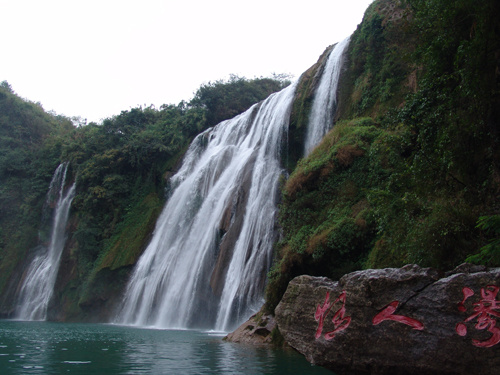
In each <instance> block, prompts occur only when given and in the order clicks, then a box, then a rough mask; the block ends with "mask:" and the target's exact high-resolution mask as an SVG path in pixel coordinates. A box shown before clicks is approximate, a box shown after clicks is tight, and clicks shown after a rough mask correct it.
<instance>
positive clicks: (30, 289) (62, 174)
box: [16, 163, 75, 320]
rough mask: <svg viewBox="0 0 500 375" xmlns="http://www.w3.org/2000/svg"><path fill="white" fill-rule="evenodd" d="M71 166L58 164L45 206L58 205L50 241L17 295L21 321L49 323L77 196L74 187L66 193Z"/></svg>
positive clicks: (31, 265) (18, 316)
mask: <svg viewBox="0 0 500 375" xmlns="http://www.w3.org/2000/svg"><path fill="white" fill-rule="evenodd" d="M67 170H68V163H63V164H61V165H59V167H58V168H57V169H56V171H55V173H54V177H53V178H52V181H51V183H50V188H49V192H48V193H47V201H46V205H48V206H50V205H52V204H53V203H54V202H55V208H54V213H53V221H52V227H51V234H50V241H49V245H48V246H47V247H45V246H39V247H38V249H37V254H35V258H34V259H33V261H32V262H31V264H30V266H29V268H28V270H27V272H26V276H25V277H24V282H23V285H22V287H21V289H20V291H19V293H18V299H17V301H18V306H19V307H18V308H17V311H16V318H17V319H21V320H46V318H47V306H48V304H49V301H50V299H51V297H52V294H53V291H54V284H55V282H56V277H57V272H58V270H59V263H60V260H61V254H62V251H63V248H64V243H65V242H66V223H67V221H68V215H69V209H70V206H71V202H72V200H73V198H74V196H75V184H73V185H72V186H71V187H70V188H69V189H67V190H66V192H65V191H64V185H65V182H66V172H67Z"/></svg>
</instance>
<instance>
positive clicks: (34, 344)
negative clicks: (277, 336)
mask: <svg viewBox="0 0 500 375" xmlns="http://www.w3.org/2000/svg"><path fill="white" fill-rule="evenodd" d="M223 336H224V334H221V333H215V332H202V331H173V330H157V329H139V328H130V327H124V326H116V325H106V324H69V323H50V322H22V321H8V320H4V321H0V374H2V375H7V374H63V373H64V374H65V373H70V374H106V375H112V374H283V375H285V374H286V375H293V374H330V375H331V374H332V373H331V372H329V371H327V370H325V369H324V368H322V367H317V366H312V365H311V364H309V363H308V362H307V361H306V360H305V359H304V358H303V357H302V356H301V355H300V354H298V353H296V352H295V351H293V350H291V349H290V350H283V349H270V348H255V347H249V346H245V345H241V344H233V343H226V342H224V341H222V337H223Z"/></svg>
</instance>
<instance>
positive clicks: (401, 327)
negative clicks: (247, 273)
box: [227, 264, 500, 375]
mask: <svg viewBox="0 0 500 375" xmlns="http://www.w3.org/2000/svg"><path fill="white" fill-rule="evenodd" d="M499 286H500V268H495V269H490V270H488V269H487V268H486V267H484V266H474V265H470V264H463V265H461V266H459V267H457V268H456V269H455V270H454V271H451V272H448V273H446V274H439V273H438V271H436V270H434V269H431V268H420V267H419V266H416V265H407V266H405V267H403V268H386V269H376V270H373V269H372V270H363V271H357V272H353V273H350V274H347V275H345V276H343V277H342V278H341V279H340V280H339V281H332V280H330V279H328V278H324V277H312V276H307V275H303V276H299V277H297V278H295V279H293V280H292V281H291V282H290V283H289V285H288V289H287V291H286V293H285V295H284V296H283V298H282V300H281V302H280V304H279V305H278V307H277V308H276V310H275V317H274V318H273V317H272V316H265V318H264V319H263V315H262V314H261V313H259V314H257V315H255V316H254V317H252V318H251V319H250V320H249V321H248V322H246V323H245V324H243V325H242V326H241V327H240V328H238V330H236V331H235V332H234V333H233V334H230V335H228V337H227V340H228V341H234V342H246V343H257V344H266V343H271V341H272V340H271V337H272V335H271V332H272V331H273V330H276V328H275V326H274V325H275V324H276V326H277V327H278V329H279V332H280V333H281V335H282V336H283V337H284V339H285V340H286V342H287V343H288V345H290V346H291V347H293V348H294V349H296V350H297V351H298V352H300V353H301V354H303V355H304V356H305V357H306V358H307V360H308V361H309V362H311V363H313V364H316V365H320V366H324V367H326V368H328V369H330V370H332V371H334V372H335V373H337V374H338V375H344V374H356V375H357V374H394V375H396V374H438V375H439V374H443V375H444V374H446V375H451V374H471V373H476V374H485V375H488V374H496V373H498V368H499V366H500V355H499V354H500V322H498V320H499V319H500V300H499V298H500V296H497V294H498V291H499Z"/></svg>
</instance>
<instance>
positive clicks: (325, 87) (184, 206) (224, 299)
mask: <svg viewBox="0 0 500 375" xmlns="http://www.w3.org/2000/svg"><path fill="white" fill-rule="evenodd" d="M347 43H348V40H345V41H343V42H341V43H339V44H338V45H337V46H336V47H335V48H334V50H333V51H332V53H331V56H330V57H329V59H328V62H327V64H326V67H325V69H324V72H323V77H322V79H321V81H320V85H319V87H318V91H317V94H316V95H315V100H314V104H313V114H312V115H311V121H310V125H309V126H310V127H313V128H318V127H319V128H320V129H313V130H312V131H310V135H308V138H307V140H308V141H307V142H308V143H307V144H308V145H309V146H308V147H310V148H312V147H314V146H315V145H316V144H317V143H318V142H319V141H320V140H321V137H322V136H323V135H324V134H325V132H326V131H327V129H328V127H330V126H331V124H330V123H331V122H332V119H333V115H332V114H331V112H332V111H334V110H335V108H334V106H335V101H336V99H335V98H336V90H337V86H336V85H337V81H338V78H339V73H340V67H341V58H342V54H343V52H344V49H345V46H346V45H347ZM295 87H296V84H293V85H291V86H289V87H287V88H285V89H284V90H282V91H281V92H279V93H276V94H273V95H271V96H270V97H269V98H268V99H266V100H265V101H263V102H262V103H259V104H256V105H254V106H253V107H251V108H250V109H249V110H247V111H246V112H245V113H243V114H241V115H239V116H237V117H235V118H234V119H231V120H228V121H224V122H222V123H220V124H218V125H217V126H215V127H214V128H212V129H209V130H207V131H205V132H204V133H202V134H200V135H199V136H198V137H196V139H195V140H194V141H193V142H192V144H191V146H190V148H189V150H188V152H187V154H186V156H185V158H184V161H183V165H182V167H181V169H180V171H179V172H178V173H177V174H176V175H175V176H173V177H172V178H171V180H170V184H171V186H170V190H171V193H170V197H169V199H168V201H167V204H166V206H165V207H164V209H163V212H162V213H161V215H160V217H159V219H158V221H157V223H156V228H155V230H154V233H153V237H152V240H151V242H150V243H149V245H148V247H147V248H146V250H145V251H144V253H143V255H142V256H141V258H140V259H139V261H138V263H137V265H136V267H135V269H134V272H133V274H132V276H131V278H130V280H129V283H128V285H127V289H126V293H125V297H124V300H123V303H122V305H121V307H120V310H119V311H118V313H117V316H116V318H115V322H116V323H119V324H128V325H138V326H153V327H163V328H212V329H216V330H229V329H232V328H234V327H235V326H236V325H237V324H240V323H241V322H242V321H243V320H244V319H247V318H248V317H249V316H250V315H251V313H252V312H255V311H257V310H258V309H259V308H260V307H261V306H262V303H263V291H264V286H265V283H266V276H267V272H268V270H269V268H270V265H271V261H272V251H273V244H274V242H275V241H276V239H277V230H276V228H275V226H276V214H277V202H278V198H279V197H278V194H279V191H278V190H279V189H278V185H279V179H280V176H281V175H282V174H283V172H284V171H283V170H282V168H281V167H280V150H281V149H282V146H283V144H285V143H286V140H287V139H286V135H287V131H288V123H289V117H290V112H291V107H292V104H293V98H294V95H295ZM316 112H317V113H316ZM329 113H330V114H329ZM325 129H326V130H325Z"/></svg>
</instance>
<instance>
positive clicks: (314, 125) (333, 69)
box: [304, 38, 350, 155]
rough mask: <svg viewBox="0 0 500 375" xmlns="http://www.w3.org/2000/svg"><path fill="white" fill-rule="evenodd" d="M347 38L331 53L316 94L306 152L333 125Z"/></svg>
mask: <svg viewBox="0 0 500 375" xmlns="http://www.w3.org/2000/svg"><path fill="white" fill-rule="evenodd" d="M349 39H350V38H346V39H344V40H343V41H342V42H340V43H338V44H337V45H336V46H335V47H334V48H333V50H332V52H331V53H330V56H329V57H328V61H327V62H326V65H325V68H324V72H323V75H322V76H321V80H320V83H319V85H318V88H317V90H316V93H315V95H314V101H313V105H312V109H311V114H310V115H309V126H308V128H307V135H306V142H305V147H304V150H305V154H306V155H309V154H310V153H311V151H312V150H313V148H314V147H315V146H316V145H317V144H318V143H319V142H320V141H321V139H322V138H323V136H324V135H325V134H326V133H327V132H328V130H329V129H330V128H331V127H332V126H333V118H334V116H335V111H336V107H337V87H338V83H339V78H340V72H341V70H342V65H343V61H344V58H343V56H344V51H345V49H346V48H347V46H348V45H349Z"/></svg>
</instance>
